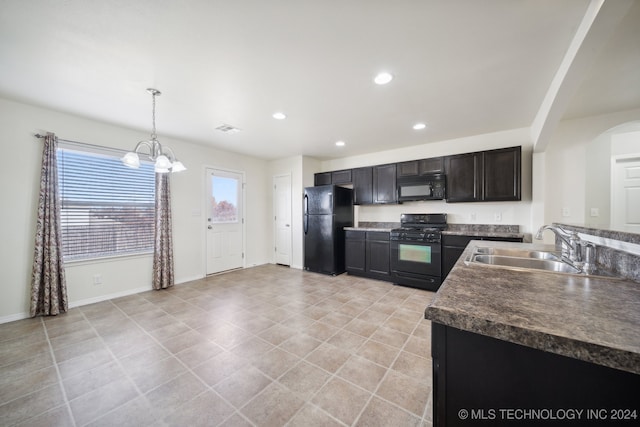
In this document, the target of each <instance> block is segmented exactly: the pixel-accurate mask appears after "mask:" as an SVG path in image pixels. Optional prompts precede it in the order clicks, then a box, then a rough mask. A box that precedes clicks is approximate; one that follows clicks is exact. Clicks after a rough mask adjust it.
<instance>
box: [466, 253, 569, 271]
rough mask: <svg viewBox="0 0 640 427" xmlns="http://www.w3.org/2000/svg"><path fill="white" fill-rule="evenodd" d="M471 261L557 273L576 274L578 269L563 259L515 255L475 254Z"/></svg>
mask: <svg viewBox="0 0 640 427" xmlns="http://www.w3.org/2000/svg"><path fill="white" fill-rule="evenodd" d="M471 262H476V263H480V264H490V265H499V266H503V267H515V268H525V269H528V270H531V269H533V270H546V271H554V272H557V273H573V274H578V273H580V270H578V269H577V268H575V267H573V266H571V265H569V264H567V263H566V262H563V261H558V260H552V259H539V258H535V257H534V258H531V257H528V258H519V257H515V256H500V255H480V254H475V255H473V256H472V257H471Z"/></svg>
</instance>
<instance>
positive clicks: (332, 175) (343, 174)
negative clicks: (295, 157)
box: [313, 169, 351, 186]
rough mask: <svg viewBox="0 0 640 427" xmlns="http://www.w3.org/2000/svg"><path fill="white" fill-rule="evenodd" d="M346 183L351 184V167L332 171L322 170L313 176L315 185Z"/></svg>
mask: <svg viewBox="0 0 640 427" xmlns="http://www.w3.org/2000/svg"><path fill="white" fill-rule="evenodd" d="M329 184H335V185H345V184H351V169H345V170H340V171H332V172H320V173H317V174H315V175H314V176H313V185H314V186H318V185H329Z"/></svg>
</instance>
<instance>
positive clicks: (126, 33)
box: [0, 0, 640, 159]
mask: <svg viewBox="0 0 640 427" xmlns="http://www.w3.org/2000/svg"><path fill="white" fill-rule="evenodd" d="M588 4H589V0H563V1H557V0H519V1H512V0H439V1H436V0H430V1H418V0H394V1H388V0H349V1H344V0H327V1H317V0H270V1H264V0H235V1H222V0H217V1H212V0H180V1H177V0H176V1H170V0H163V1H159V0H102V1H87V0H55V1H52V0H46V1H45V0H30V1H24V0H0V76H1V78H0V96H3V97H7V98H11V99H16V100H20V101H24V102H28V103H33V104H37V105H42V106H45V107H49V108H53V109H57V110H61V111H64V112H69V113H73V114H78V115H82V116H86V117H89V118H93V119H98V120H102V121H105V122H109V123H114V124H117V125H122V126H127V127H131V128H135V129H139V130H142V131H145V132H149V131H150V127H151V97H150V95H149V94H148V93H147V92H146V91H145V89H146V88H147V87H154V88H157V89H159V90H161V91H162V93H163V94H162V96H161V97H159V98H158V100H157V127H158V133H159V134H160V135H161V136H162V135H167V136H171V137H175V138H180V139H186V140H190V141H194V142H197V143H200V144H206V145H210V146H215V147H218V148H221V149H225V150H231V151H235V152H240V153H245V154H249V155H254V156H259V157H262V158H266V159H274V158H282V157H287V156H291V155H300V154H302V155H309V156H315V157H319V158H333V157H343V156H350V155H356V154H362V153H367V152H374V151H380V150H385V149H390V148H396V147H402V146H409V145H416V144H423V143H427V142H434V141H441V140H444V139H449V138H456V137H463V136H469V135H475V134H480V133H486V132H492V131H498V130H504V129H513V128H519V127H525V126H530V125H531V123H532V122H533V120H534V117H535V115H536V113H537V111H538V109H539V107H540V105H541V103H542V100H543V98H544V96H545V93H546V92H547V89H548V87H549V85H550V83H551V81H552V79H553V76H554V74H555V72H556V70H557V69H558V66H559V64H560V62H561V60H562V58H563V56H564V54H565V51H566V50H567V47H568V46H569V44H570V42H571V39H572V37H573V35H574V33H575V31H576V29H577V27H578V25H579V24H580V21H581V19H582V17H583V15H584V13H585V10H586V8H587V6H588ZM633 10H634V11H635V12H634V13H635V15H633V16H632V17H631V18H629V19H627V21H626V22H627V27H631V28H632V29H629V28H626V29H625V30H624V31H619V32H618V33H616V36H617V37H620V38H621V43H622V44H624V47H622V48H620V49H618V50H616V51H615V52H605V53H604V54H603V55H605V57H604V58H605V60H606V61H609V60H610V59H611V58H612V57H613V58H614V59H615V64H616V65H615V66H603V67H601V68H598V67H594V69H593V71H592V73H591V75H590V77H589V78H590V79H591V80H589V79H587V83H586V86H585V89H584V91H581V93H582V92H584V95H580V96H582V98H579V99H580V102H579V103H577V104H576V103H574V104H573V105H571V107H570V109H569V110H570V112H571V114H572V115H573V116H580V115H583V114H586V113H591V112H593V111H595V112H598V113H600V112H601V110H602V109H607V110H611V109H614V110H615V109H621V108H619V107H620V103H619V102H618V100H617V99H609V98H616V97H620V96H621V97H622V98H623V99H622V102H623V104H624V106H625V107H627V106H629V105H633V104H635V106H636V107H637V106H640V94H638V93H637V92H638V88H640V85H636V86H635V88H632V90H631V92H632V93H631V95H629V92H630V90H629V88H628V87H627V88H626V89H625V88H621V87H619V86H620V85H621V84H620V82H618V83H614V84H617V86H616V92H615V96H610V97H606V96H605V97H604V98H606V102H601V100H602V98H603V95H602V93H599V91H600V92H602V87H599V86H597V84H598V82H599V80H600V79H603V78H610V77H611V75H612V74H615V73H616V72H617V70H619V67H620V66H622V65H620V64H624V63H627V62H625V61H626V55H628V54H629V52H631V53H632V54H634V55H635V62H631V66H630V67H627V66H624V69H625V70H628V71H631V70H634V71H636V73H635V74H633V75H631V74H629V73H628V72H626V74H629V75H626V74H625V75H626V78H627V80H628V81H629V79H630V81H634V79H636V80H637V76H638V75H640V74H639V73H638V72H637V71H638V57H639V55H638V45H639V43H637V42H638V28H640V25H638V24H639V23H640V20H639V14H638V7H637V5H636V6H635V7H634V9H633ZM630 15H631V13H630ZM629 21H630V22H629ZM629 38H631V40H629ZM633 42H635V43H633ZM380 70H388V71H390V72H391V73H393V74H394V76H395V79H394V80H393V81H392V82H391V83H390V84H388V85H386V86H377V85H375V84H373V82H372V78H373V76H374V74H375V73H376V72H378V71H380ZM594 86H595V87H596V89H594V88H593V87H594ZM634 89H635V91H633V90H634ZM577 96H578V95H577ZM275 111H283V112H285V113H286V114H287V115H288V118H287V119H286V120H282V121H278V120H274V119H273V118H272V117H271V115H272V113H274V112H275ZM418 121H422V122H425V123H427V124H428V128H427V129H425V130H423V131H414V130H413V129H412V128H411V126H412V125H413V124H414V123H415V122H418ZM223 123H226V124H230V125H233V126H236V127H238V128H240V129H242V131H241V132H240V133H236V134H231V135H230V134H224V133H221V132H219V131H216V130H215V128H216V127H217V126H219V125H221V124H223ZM37 127H38V124H37V123H34V128H37ZM51 131H55V129H51ZM60 137H62V138H64V135H60ZM339 139H340V140H344V141H346V143H347V145H346V146H345V147H342V148H338V147H336V146H335V145H334V142H335V141H337V140H339ZM87 142H90V141H87Z"/></svg>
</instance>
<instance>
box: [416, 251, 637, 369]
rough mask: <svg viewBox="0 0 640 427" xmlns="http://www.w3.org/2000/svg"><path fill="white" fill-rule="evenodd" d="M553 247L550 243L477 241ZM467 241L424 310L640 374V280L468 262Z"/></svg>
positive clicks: (445, 320)
mask: <svg viewBox="0 0 640 427" xmlns="http://www.w3.org/2000/svg"><path fill="white" fill-rule="evenodd" d="M477 243H478V244H480V245H482V246H494V247H524V248H531V249H543V250H553V249H554V246H553V245H543V244H533V243H508V242H490V241H482V242H477ZM473 246H475V244H474V243H471V244H469V246H468V247H467V249H466V250H465V252H464V253H463V254H462V256H461V257H460V259H459V260H458V262H457V263H456V265H455V266H454V268H453V270H451V272H450V273H449V276H448V277H447V279H446V280H445V282H444V283H443V285H442V286H441V287H440V289H439V290H438V293H437V294H436V296H435V298H434V300H433V302H432V303H431V304H430V305H429V306H428V307H427V308H426V310H425V318H427V319H430V320H432V321H434V322H437V323H441V324H444V325H447V326H452V327H455V328H458V329H462V330H466V331H470V332H475V333H478V334H481V335H486V336H490V337H494V338H498V339H501V340H505V341H509V342H513V343H516V344H521V345H525V346H528V347H532V348H536V349H540V350H543V351H548V352H552V353H556V354H560V355H564V356H568V357H573V358H575V359H580V360H584V361H587V362H591V363H596V364H599V365H604V366H608V367H612V368H616V369H621V370H624V371H628V372H632V373H635V374H640V284H639V283H636V282H632V281H627V280H618V279H606V278H599V277H585V276H577V275H565V274H559V273H549V272H544V271H539V272H538V271H517V270H510V269H506V268H498V267H491V266H477V265H466V264H465V262H464V259H465V258H466V257H467V256H468V255H469V254H470V252H471V251H472V250H473Z"/></svg>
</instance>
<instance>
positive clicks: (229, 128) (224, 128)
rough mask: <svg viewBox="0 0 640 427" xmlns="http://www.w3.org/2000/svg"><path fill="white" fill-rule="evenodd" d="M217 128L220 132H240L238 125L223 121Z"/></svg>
mask: <svg viewBox="0 0 640 427" xmlns="http://www.w3.org/2000/svg"><path fill="white" fill-rule="evenodd" d="M216 130H219V131H220V132H224V133H238V132H240V129H238V128H237V127H235V126H231V125H228V124H226V123H223V124H221V125H220V126H218V127H217V128H216Z"/></svg>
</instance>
